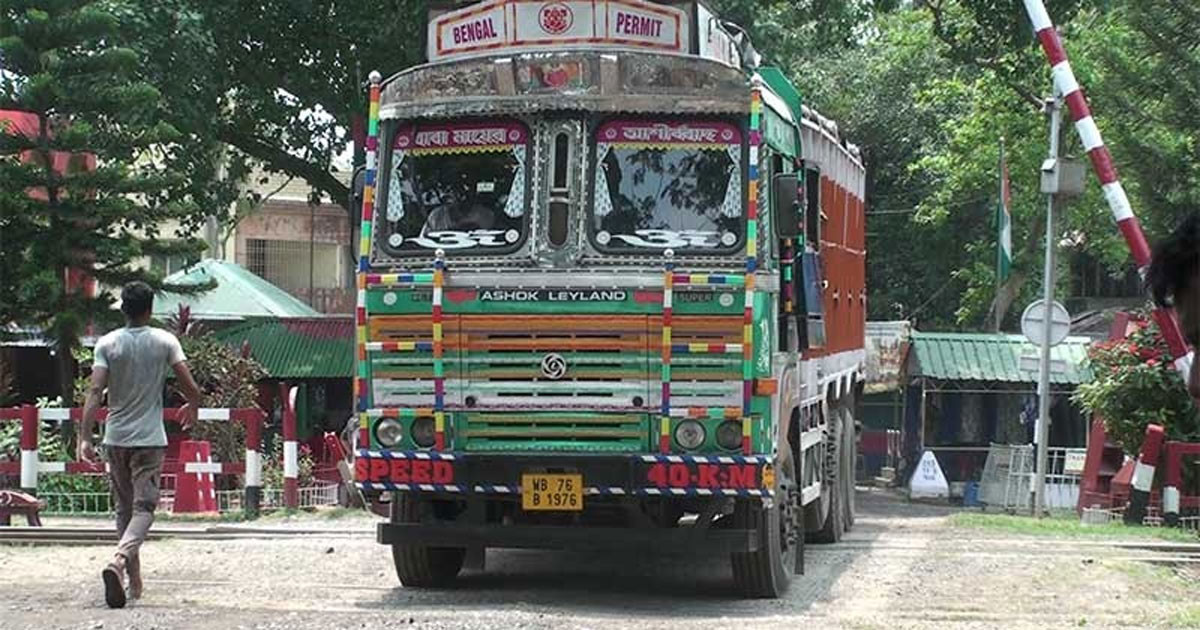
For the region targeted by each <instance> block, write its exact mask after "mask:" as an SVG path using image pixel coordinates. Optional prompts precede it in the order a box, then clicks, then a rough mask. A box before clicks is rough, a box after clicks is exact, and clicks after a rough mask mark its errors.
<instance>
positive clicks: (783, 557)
mask: <svg viewBox="0 0 1200 630" xmlns="http://www.w3.org/2000/svg"><path fill="white" fill-rule="evenodd" d="M799 510H800V490H799V487H798V486H797V484H796V467H795V463H794V459H793V458H789V459H788V460H787V461H785V462H783V463H782V464H781V465H779V470H778V471H777V476H776V480H775V502H774V505H773V506H771V508H769V509H764V508H763V506H762V505H761V504H755V503H753V502H751V501H742V502H739V503H738V505H737V507H736V508H734V512H733V524H734V527H736V528H738V529H756V530H758V550H757V551H752V552H750V553H735V554H733V555H732V563H733V580H734V582H735V583H736V584H737V586H738V588H739V589H740V590H741V591H742V593H743V594H744V595H745V596H746V597H762V598H775V597H780V596H782V595H783V594H784V593H786V592H787V589H788V586H789V585H790V584H791V582H792V575H793V574H794V573H795V572H796V569H797V561H796V560H797V554H799V553H803V551H802V550H801V547H802V545H803V544H804V536H803V532H801V531H800V525H801V522H802V519H801V518H800V516H799V515H800V512H799Z"/></svg>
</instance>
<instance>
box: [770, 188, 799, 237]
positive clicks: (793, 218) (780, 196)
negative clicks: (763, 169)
mask: <svg viewBox="0 0 1200 630" xmlns="http://www.w3.org/2000/svg"><path fill="white" fill-rule="evenodd" d="M802 212H803V208H802V207H801V203H800V180H799V178H797V177H796V174H795V173H780V174H779V175H776V176H775V178H774V179H772V180H771V225H772V226H773V227H774V228H775V237H776V238H796V237H797V236H800V234H801V231H800V225H801V223H802V222H803V218H802Z"/></svg>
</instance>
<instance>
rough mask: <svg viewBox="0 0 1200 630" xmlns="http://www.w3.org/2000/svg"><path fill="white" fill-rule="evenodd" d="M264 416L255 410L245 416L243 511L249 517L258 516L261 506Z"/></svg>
mask: <svg viewBox="0 0 1200 630" xmlns="http://www.w3.org/2000/svg"><path fill="white" fill-rule="evenodd" d="M265 415H266V414H264V413H263V412H262V411H261V410H258V409H255V410H254V411H253V412H252V413H250V414H249V415H247V416H245V422H246V473H245V475H246V476H245V479H246V484H245V485H246V489H245V495H246V496H245V506H246V507H245V511H246V513H247V514H249V515H251V516H258V512H259V507H260V506H261V505H262V453H261V452H260V451H259V449H261V448H262V427H263V417H264V416H265Z"/></svg>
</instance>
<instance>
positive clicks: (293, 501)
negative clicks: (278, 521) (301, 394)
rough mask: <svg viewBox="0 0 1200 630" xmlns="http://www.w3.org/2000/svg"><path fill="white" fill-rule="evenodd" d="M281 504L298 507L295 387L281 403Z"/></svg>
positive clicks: (290, 507) (298, 472) (293, 507)
mask: <svg viewBox="0 0 1200 630" xmlns="http://www.w3.org/2000/svg"><path fill="white" fill-rule="evenodd" d="M283 505H284V507H286V508H288V509H292V510H294V509H296V508H298V507H300V452H299V445H298V444H297V443H296V388H295V387H293V388H291V389H289V390H288V395H287V397H286V399H285V400H284V404H283Z"/></svg>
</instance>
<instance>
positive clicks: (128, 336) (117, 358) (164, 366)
mask: <svg viewBox="0 0 1200 630" xmlns="http://www.w3.org/2000/svg"><path fill="white" fill-rule="evenodd" d="M95 355H96V362H95V367H98V368H100V367H102V368H107V369H108V421H107V422H106V423H105V431H104V443H105V444H107V445H109V446H166V445H167V431H166V428H165V427H164V425H163V385H164V384H165V383H166V380H167V370H168V369H170V368H171V366H173V365H175V364H176V363H179V362H180V361H183V360H184V359H186V357H184V356H183V348H182V347H181V346H180V345H179V340H178V339H176V338H175V335H172V334H171V333H169V332H167V331H165V330H162V329H161V328H150V327H149V326H138V327H136V328H119V329H117V330H114V331H112V332H110V333H108V334H107V335H104V336H103V337H101V338H100V341H97V342H96V352H95Z"/></svg>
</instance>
